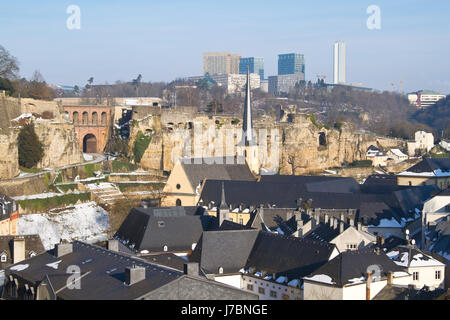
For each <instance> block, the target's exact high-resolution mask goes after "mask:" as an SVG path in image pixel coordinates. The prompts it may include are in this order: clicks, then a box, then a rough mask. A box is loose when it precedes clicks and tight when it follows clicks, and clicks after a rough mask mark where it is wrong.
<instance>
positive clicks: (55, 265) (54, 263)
mask: <svg viewBox="0 0 450 320" xmlns="http://www.w3.org/2000/svg"><path fill="white" fill-rule="evenodd" d="M61 262H62V260H58V261H55V262H52V263H48V264H46V266H47V267H50V268H53V269H55V270H58V267H59V264H60V263H61Z"/></svg>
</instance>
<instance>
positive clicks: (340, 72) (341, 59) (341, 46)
mask: <svg viewBox="0 0 450 320" xmlns="http://www.w3.org/2000/svg"><path fill="white" fill-rule="evenodd" d="M334 83H335V84H344V83H345V43H344V42H343V41H337V42H335V43H334Z"/></svg>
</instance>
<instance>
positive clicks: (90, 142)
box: [83, 133, 97, 153]
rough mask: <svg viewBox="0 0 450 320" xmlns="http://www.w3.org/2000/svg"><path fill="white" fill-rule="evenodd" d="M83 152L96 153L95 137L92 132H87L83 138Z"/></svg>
mask: <svg viewBox="0 0 450 320" xmlns="http://www.w3.org/2000/svg"><path fill="white" fill-rule="evenodd" d="M83 152H84V153H97V137H96V136H95V135H93V134H92V133H88V134H86V135H85V136H84V138H83Z"/></svg>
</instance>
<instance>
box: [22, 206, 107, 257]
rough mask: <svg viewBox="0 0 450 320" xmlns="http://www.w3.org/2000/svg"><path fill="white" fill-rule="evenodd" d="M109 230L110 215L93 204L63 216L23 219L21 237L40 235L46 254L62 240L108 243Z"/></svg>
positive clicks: (48, 215)
mask: <svg viewBox="0 0 450 320" xmlns="http://www.w3.org/2000/svg"><path fill="white" fill-rule="evenodd" d="M108 230H109V217H108V213H107V212H106V211H105V210H104V209H103V208H101V207H99V206H97V204H96V203H95V202H93V201H91V202H87V203H82V204H76V205H74V206H70V207H67V208H66V209H65V210H63V211H61V212H59V213H51V212H48V213H36V214H26V215H20V216H19V221H18V234H19V235H20V234H23V235H25V234H39V236H40V237H41V240H42V244H43V245H44V248H45V249H46V250H50V249H52V248H53V247H54V245H55V244H57V243H59V242H60V240H66V241H68V242H72V241H74V240H80V241H85V242H88V243H94V242H98V241H104V240H107V238H108V236H107V232H108Z"/></svg>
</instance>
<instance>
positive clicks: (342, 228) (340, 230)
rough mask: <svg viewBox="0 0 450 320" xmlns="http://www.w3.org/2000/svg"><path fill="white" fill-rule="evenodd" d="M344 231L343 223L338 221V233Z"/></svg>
mask: <svg viewBox="0 0 450 320" xmlns="http://www.w3.org/2000/svg"><path fill="white" fill-rule="evenodd" d="M342 232H344V223H343V222H342V221H341V222H339V233H342Z"/></svg>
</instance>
